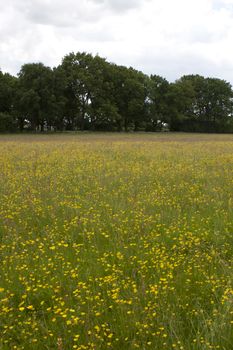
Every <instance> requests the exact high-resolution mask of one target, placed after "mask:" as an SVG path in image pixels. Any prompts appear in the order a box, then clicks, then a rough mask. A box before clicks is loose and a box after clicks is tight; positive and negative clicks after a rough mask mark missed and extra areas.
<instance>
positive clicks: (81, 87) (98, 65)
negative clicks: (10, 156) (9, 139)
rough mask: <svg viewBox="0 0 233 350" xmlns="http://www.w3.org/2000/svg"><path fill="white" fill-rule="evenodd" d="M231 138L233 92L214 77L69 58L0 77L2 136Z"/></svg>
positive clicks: (80, 56) (78, 56)
mask: <svg viewBox="0 0 233 350" xmlns="http://www.w3.org/2000/svg"><path fill="white" fill-rule="evenodd" d="M26 130H28V131H42V132H43V131H66V130H67V131H68V130H71V131H74V130H102V131H104V130H105V131H130V130H134V131H140V130H141V131H161V130H171V131H192V132H233V91H232V87H231V85H230V83H228V82H226V81H225V80H221V79H217V78H205V77H203V76H200V75H185V76H183V77H181V78H180V79H178V80H177V81H175V82H174V83H169V82H168V81H167V80H166V79H165V78H163V77H161V76H159V75H150V76H148V75H146V74H144V73H142V72H140V71H137V70H135V69H133V68H131V67H130V68H127V67H125V66H119V65H116V64H113V63H109V62H107V61H106V59H104V58H102V57H100V56H98V55H96V56H93V55H91V54H89V53H85V52H83V53H81V52H78V53H70V54H68V55H66V56H65V57H64V58H63V60H62V62H61V64H60V65H59V66H57V67H55V68H53V69H52V68H50V67H47V66H45V65H44V64H43V63H29V64H24V65H23V66H22V67H21V69H20V72H19V73H18V75H17V77H15V76H12V75H10V74H8V73H3V72H1V71H0V132H17V131H20V132H22V131H26Z"/></svg>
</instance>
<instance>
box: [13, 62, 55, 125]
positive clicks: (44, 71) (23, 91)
mask: <svg viewBox="0 0 233 350" xmlns="http://www.w3.org/2000/svg"><path fill="white" fill-rule="evenodd" d="M18 76H19V101H18V106H19V109H20V112H21V113H22V114H24V117H25V119H28V120H29V122H30V124H31V128H32V130H34V131H35V130H38V129H40V130H41V131H44V127H45V125H46V126H47V125H48V122H49V124H51V121H49V116H50V115H52V114H53V108H54V90H53V71H52V69H51V68H49V67H46V66H44V65H43V64H42V63H29V64H25V65H23V66H22V68H21V70H20V72H19V74H18Z"/></svg>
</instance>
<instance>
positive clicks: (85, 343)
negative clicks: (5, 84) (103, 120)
mask: <svg viewBox="0 0 233 350" xmlns="http://www.w3.org/2000/svg"><path fill="white" fill-rule="evenodd" d="M153 137H154V138H156V136H153ZM91 138H92V136H89V137H87V139H85V140H82V139H81V140H80V139H79V140H78V142H77V141H76V140H74V139H73V138H70V139H69V137H64V140H63V141H62V140H60V139H59V140H56V137H54V138H53V137H51V139H49V138H48V139H46V138H45V140H43V141H41V139H39V140H35V141H34V142H32V143H31V142H24V141H23V140H21V141H20V142H16V141H14V139H12V140H10V141H8V142H4V143H3V142H2V143H0V241H1V245H0V255H1V279H0V334H1V338H0V349H3V350H8V349H11V350H12V349H17V350H21V349H25V350H27V349H30V350H39V349H40V350H41V349H63V350H66V349H67V350H70V349H77V350H92V349H93V350H101V349H103V350H106V349H114V350H118V349H127V350H131V349H167V350H170V349H176V350H199V349H203V350H204V349H205V350H207V349H220V350H222V349H230V348H231V346H232V343H233V332H232V323H233V317H232V316H233V310H232V304H233V287H232V281H233V273H232V253H233V248H232V247H233V245H232V243H233V242H232V232H233V210H232V209H233V206H232V193H233V176H232V170H233V156H232V150H233V143H232V142H231V141H224V139H223V140H222V141H218V142H216V141H214V139H211V138H210V140H209V141H207V142H191V140H190V142H180V141H179V139H178V138H177V139H175V140H174V141H171V140H170V141H169V142H164V141H163V142H154V140H151V139H150V140H147V138H146V136H142V137H141V138H139V139H138V140H137V142H133V141H134V139H133V137H132V138H129V139H127V138H126V139H124V138H119V139H118V138H116V137H115V138H113V139H112V141H111V142H110V141H109V139H108V137H105V138H104V137H103V138H99V139H98V138H97V139H94V140H92V139H91Z"/></svg>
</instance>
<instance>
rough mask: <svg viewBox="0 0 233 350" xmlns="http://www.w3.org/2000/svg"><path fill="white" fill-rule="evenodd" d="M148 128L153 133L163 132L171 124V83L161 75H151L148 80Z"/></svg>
mask: <svg viewBox="0 0 233 350" xmlns="http://www.w3.org/2000/svg"><path fill="white" fill-rule="evenodd" d="M148 83H149V85H148V101H147V103H148V110H149V118H148V126H147V129H148V130H151V131H156V130H161V129H162V126H163V124H164V123H168V122H169V115H170V106H169V92H170V85H169V82H168V81H167V80H166V79H164V78H163V77H160V76H159V75H151V76H150V79H149V80H148Z"/></svg>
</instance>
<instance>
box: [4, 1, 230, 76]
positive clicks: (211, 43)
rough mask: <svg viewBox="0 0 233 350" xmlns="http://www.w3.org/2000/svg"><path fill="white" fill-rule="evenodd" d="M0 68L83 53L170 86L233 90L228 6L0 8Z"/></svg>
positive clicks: (48, 4)
mask: <svg viewBox="0 0 233 350" xmlns="http://www.w3.org/2000/svg"><path fill="white" fill-rule="evenodd" d="M0 5H1V12H0V67H1V68H2V69H3V70H5V71H9V72H11V73H14V74H15V73H17V72H18V70H19V69H20V66H21V65H22V64H23V63H25V62H38V61H42V62H44V63H45V64H47V65H50V66H54V65H57V64H59V63H60V61H61V59H62V57H63V56H64V55H65V54H68V53H69V52H71V51H86V52H91V53H93V54H96V53H98V54H99V55H100V56H103V57H105V58H107V60H109V61H111V62H115V63H118V64H122V65H127V66H133V67H135V68H137V69H139V70H141V71H144V72H146V73H148V74H150V73H151V74H152V73H153V74H160V75H162V76H164V77H166V78H168V79H169V80H174V79H177V78H179V77H180V76H181V75H183V74H189V73H199V74H203V75H211V76H216V77H220V78H221V77H222V78H224V79H226V80H229V81H231V82H233V47H232V41H233V20H232V19H233V18H232V17H233V7H232V6H233V1H232V0H189V1H187V0H176V1H174V0H128V1H125V0H124V1H123V0H118V1H117V0H79V1H77V0H66V2H65V1H63V0H56V1H55V0H33V1H32V0H8V2H5V0H0Z"/></svg>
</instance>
